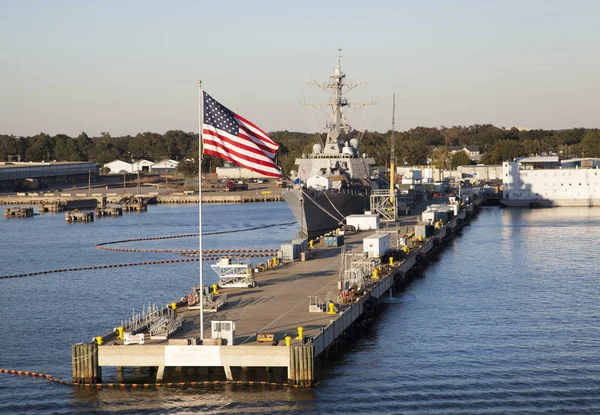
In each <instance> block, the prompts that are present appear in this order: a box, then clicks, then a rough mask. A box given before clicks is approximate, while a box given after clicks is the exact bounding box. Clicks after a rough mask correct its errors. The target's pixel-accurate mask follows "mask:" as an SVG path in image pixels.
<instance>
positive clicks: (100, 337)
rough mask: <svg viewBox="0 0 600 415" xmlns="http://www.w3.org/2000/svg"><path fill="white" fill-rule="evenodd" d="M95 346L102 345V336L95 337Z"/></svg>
mask: <svg viewBox="0 0 600 415" xmlns="http://www.w3.org/2000/svg"><path fill="white" fill-rule="evenodd" d="M96 344H98V346H100V345H101V344H102V336H96Z"/></svg>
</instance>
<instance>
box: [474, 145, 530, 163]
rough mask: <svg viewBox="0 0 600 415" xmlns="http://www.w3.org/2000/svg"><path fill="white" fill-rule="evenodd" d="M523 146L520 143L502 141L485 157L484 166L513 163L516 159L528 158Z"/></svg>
mask: <svg viewBox="0 0 600 415" xmlns="http://www.w3.org/2000/svg"><path fill="white" fill-rule="evenodd" d="M526 155H527V153H526V152H525V149H524V148H523V145H522V144H521V143H520V142H518V141H513V140H500V141H497V142H496V144H494V145H493V146H492V148H491V149H490V150H489V151H488V152H487V153H485V154H484V155H483V157H482V158H481V162H482V163H484V164H501V163H502V162H504V161H512V160H513V159H514V158H515V157H522V156H526Z"/></svg>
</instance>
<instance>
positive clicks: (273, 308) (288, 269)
mask: <svg viewBox="0 0 600 415" xmlns="http://www.w3.org/2000/svg"><path fill="white" fill-rule="evenodd" d="M429 203H431V201H430V202H429ZM421 207H422V208H424V204H423V206H419V208H421ZM476 208H477V206H476ZM420 210H422V209H418V210H417V212H418V213H420ZM473 210H474V207H473V206H469V207H468V208H467V209H466V210H465V211H464V212H461V216H460V217H456V218H454V219H453V220H452V221H451V223H449V224H448V227H447V228H446V227H444V228H441V229H439V230H438V232H437V233H436V235H435V236H434V237H431V238H429V239H427V240H425V241H423V243H422V244H421V246H420V247H419V248H417V249H415V250H413V251H412V252H411V253H410V254H409V255H408V256H407V257H406V258H405V260H404V261H402V262H399V263H397V264H395V265H394V266H393V267H390V266H383V267H382V269H381V275H380V278H379V279H378V280H373V281H372V283H371V285H370V288H369V290H368V293H367V294H366V295H364V296H362V297H360V298H358V299H357V300H356V302H354V303H352V304H350V305H344V306H341V310H340V312H339V313H337V314H328V313H326V312H321V313H319V312H316V313H315V312H312V313H311V312H309V296H318V297H319V298H320V299H321V300H323V301H325V300H326V298H327V294H328V293H329V292H334V293H336V294H337V293H339V290H338V280H339V271H340V266H341V255H340V251H341V248H339V247H338V248H327V247H323V246H316V247H315V249H314V250H313V256H312V258H309V259H307V260H306V261H296V262H293V263H286V264H283V265H281V266H278V267H277V268H275V269H272V270H269V271H265V272H261V273H257V274H256V275H255V280H256V284H257V286H256V287H254V288H227V289H223V288H221V289H219V292H220V293H226V294H227V296H228V304H227V305H226V306H225V307H224V308H222V309H221V310H219V311H218V312H216V313H209V312H204V335H203V338H204V339H210V338H211V337H212V336H211V321H234V322H235V325H236V327H235V343H234V345H218V346H217V345H209V344H208V343H207V344H204V345H197V344H196V342H195V339H196V338H198V337H199V314H200V312H199V310H198V309H189V308H188V307H187V306H183V305H179V306H178V307H177V313H178V315H182V316H183V326H182V329H181V330H180V331H178V332H177V333H175V334H173V335H172V336H171V337H170V339H169V340H150V339H149V338H148V337H149V336H148V335H146V336H145V339H144V344H143V345H137V344H135V345H127V346H125V345H123V340H119V339H117V337H116V335H115V334H114V333H109V334H107V335H106V336H103V339H102V340H103V341H102V345H100V346H96V347H97V351H98V353H97V356H98V358H97V363H95V364H96V365H97V366H99V367H101V366H116V367H123V366H152V367H157V368H158V372H157V381H160V380H161V379H162V377H163V373H164V369H165V367H183V366H188V367H222V368H223V369H224V371H225V375H226V377H227V379H228V380H232V375H231V373H232V372H231V367H282V368H287V371H288V379H289V380H291V381H292V382H293V383H294V384H297V385H298V384H299V385H311V384H312V383H313V382H314V379H315V375H314V361H315V359H316V358H317V357H318V356H319V354H321V353H322V352H323V351H324V350H326V349H327V347H328V346H329V345H331V344H332V343H333V342H335V341H336V340H337V339H339V338H340V336H341V335H342V334H343V333H344V332H345V330H346V329H347V328H348V327H349V326H350V325H351V324H352V323H353V322H354V321H356V320H357V319H358V318H359V317H360V316H361V315H362V314H363V312H364V311H365V309H366V308H367V302H368V301H370V300H371V299H374V300H376V299H378V298H379V297H381V296H382V295H384V294H385V293H386V292H387V291H389V289H390V288H392V287H393V285H394V283H396V282H397V281H396V280H397V279H398V278H404V276H405V275H406V274H408V273H409V271H410V270H411V269H412V268H413V267H414V266H415V265H416V264H417V263H419V262H420V261H421V260H422V259H423V258H424V257H425V256H426V255H427V254H428V253H429V252H432V251H434V250H435V248H436V247H437V246H439V245H440V242H441V240H442V239H444V238H445V237H446V236H447V235H449V234H450V233H451V232H452V228H455V229H456V228H457V227H460V226H462V225H464V223H466V221H467V220H468V219H469V217H470V215H471V213H472V212H473ZM418 219H419V217H418V216H407V217H403V218H402V220H401V222H400V223H398V226H400V228H402V227H407V228H408V229H412V227H413V226H414V225H415V224H416V223H417V222H418ZM463 219H464V221H463ZM461 222H462V225H460V223H461ZM372 233H373V231H367V232H357V233H355V234H353V235H345V241H344V242H345V245H346V247H347V248H349V247H350V246H352V245H357V244H359V245H361V244H362V240H363V238H364V237H366V236H368V235H369V234H372ZM180 304H182V303H180ZM298 327H303V329H304V332H303V337H304V339H307V338H308V339H309V341H302V339H297V338H296V337H297V335H298V330H297V329H298ZM259 332H263V333H273V334H274V336H275V341H276V342H275V344H272V343H271V342H262V343H260V342H257V340H256V334H257V333H259ZM285 336H290V337H291V338H292V341H291V344H290V346H287V345H286V342H285V340H284V337H285ZM186 339H190V340H192V339H193V340H194V341H189V342H188V341H186ZM76 347H78V346H77V345H75V346H74V351H73V356H74V361H76V360H77V361H79V360H80V359H79V358H78V357H77V356H76V350H75V348H76ZM88 354H89V353H88ZM78 359H79V360H78ZM91 364H92V365H93V364H94V363H93V362H92V363H91ZM84 366H85V365H84ZM95 369H97V368H95ZM95 369H93V370H92V371H91V372H92V373H96V372H98V373H100V372H99V371H97V370H95ZM86 371H87V373H90V370H89V368H87V366H86V367H84V370H83V372H86ZM76 373H82V371H81V370H80V369H77V370H76V368H75V365H74V380H75V381H76V382H77V379H79V383H86V382H87V380H86V379H89V377H88V378H85V377H83V378H82V377H78V376H76ZM82 379H83V380H82ZM98 381H99V377H97V378H96V379H91V382H90V383H94V382H98Z"/></svg>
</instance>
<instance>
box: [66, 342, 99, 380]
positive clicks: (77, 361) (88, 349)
mask: <svg viewBox="0 0 600 415" xmlns="http://www.w3.org/2000/svg"><path fill="white" fill-rule="evenodd" d="M71 356H72V363H71V367H72V371H73V383H86V384H96V383H102V369H101V368H100V366H99V365H98V345H97V344H95V343H78V344H75V345H73V347H72V353H71Z"/></svg>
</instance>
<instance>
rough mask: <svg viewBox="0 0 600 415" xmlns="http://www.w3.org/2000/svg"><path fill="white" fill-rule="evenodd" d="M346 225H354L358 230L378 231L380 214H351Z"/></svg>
mask: <svg viewBox="0 0 600 415" xmlns="http://www.w3.org/2000/svg"><path fill="white" fill-rule="evenodd" d="M346 225H348V226H354V227H355V228H356V230H357V231H376V230H377V229H379V215H377V214H374V213H365V214H364V215H349V216H347V217H346Z"/></svg>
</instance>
